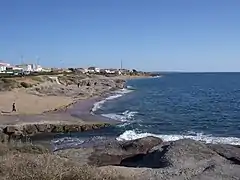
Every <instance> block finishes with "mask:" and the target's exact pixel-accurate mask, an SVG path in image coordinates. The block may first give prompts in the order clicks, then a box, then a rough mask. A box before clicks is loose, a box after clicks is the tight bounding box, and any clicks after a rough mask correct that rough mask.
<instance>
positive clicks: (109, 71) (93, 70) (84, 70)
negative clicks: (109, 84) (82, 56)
mask: <svg viewBox="0 0 240 180" xmlns="http://www.w3.org/2000/svg"><path fill="white" fill-rule="evenodd" d="M75 70H76V71H78V72H82V73H84V74H86V73H90V74H116V75H122V74H127V73H130V72H132V71H130V70H127V69H113V68H110V69H101V68H98V67H89V68H76V69H75Z"/></svg>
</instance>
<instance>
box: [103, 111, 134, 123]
mask: <svg viewBox="0 0 240 180" xmlns="http://www.w3.org/2000/svg"><path fill="white" fill-rule="evenodd" d="M136 114H137V112H135V111H128V110H127V111H124V112H123V113H121V114H114V113H109V114H101V115H102V116H104V117H107V118H110V119H114V120H120V121H122V122H126V121H129V120H132V119H133V118H134V116H135V115H136Z"/></svg>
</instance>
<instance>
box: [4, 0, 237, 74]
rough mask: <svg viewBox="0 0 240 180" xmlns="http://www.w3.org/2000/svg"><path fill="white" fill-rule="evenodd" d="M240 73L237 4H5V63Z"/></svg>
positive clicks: (233, 0)
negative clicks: (38, 61)
mask: <svg viewBox="0 0 240 180" xmlns="http://www.w3.org/2000/svg"><path fill="white" fill-rule="evenodd" d="M21 55H23V57H24V62H34V61H35V62H36V57H37V56H38V57H39V59H40V63H41V64H43V65H44V66H82V67H85V66H90V65H94V66H99V67H119V66H120V61H121V59H122V60H123V66H124V67H126V68H136V69H140V70H146V71H154V70H160V71H240V1H239V0H85V1H82V0H0V59H1V60H5V61H9V62H11V63H20V62H21V60H20V59H21V58H20V57H21Z"/></svg>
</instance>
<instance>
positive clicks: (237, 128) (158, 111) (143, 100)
mask: <svg viewBox="0 0 240 180" xmlns="http://www.w3.org/2000/svg"><path fill="white" fill-rule="evenodd" d="M92 111H93V113H94V114H96V115H99V116H104V117H107V118H110V119H111V120H112V121H116V122H117V124H116V125H114V126H111V127H108V128H105V129H101V130H95V131H90V132H83V133H74V134H71V135H67V134H63V135H61V136H58V137H57V138H55V139H54V140H53V141H52V144H53V146H54V148H55V149H59V148H63V147H73V146H78V145H80V144H84V143H86V142H95V141H97V142H101V140H105V139H108V138H114V139H117V140H118V141H123V140H134V139H138V138H142V137H146V136H155V137H159V138H162V139H163V140H164V141H175V140H179V139H183V138H190V139H194V140H197V141H203V142H206V143H222V144H232V145H240V73H169V74H163V75H162V76H160V77H153V78H145V79H132V80H129V81H127V83H126V87H125V88H124V89H122V90H119V91H116V92H115V94H113V95H111V96H109V97H107V98H106V99H103V100H102V101H100V102H96V103H95V104H94V106H93V109H92Z"/></svg>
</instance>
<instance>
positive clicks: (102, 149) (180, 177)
mask: <svg viewBox="0 0 240 180" xmlns="http://www.w3.org/2000/svg"><path fill="white" fill-rule="evenodd" d="M104 142H105V144H102V142H100V143H97V144H94V145H90V144H87V145H86V144H85V145H81V146H80V147H79V148H76V149H68V150H60V151H57V152H55V154H56V155H59V156H61V157H64V158H67V159H71V160H72V161H77V162H81V164H89V165H95V166H100V167H99V168H100V169H101V170H103V171H108V172H114V173H119V174H129V175H130V174H131V175H134V177H135V179H138V180H145V179H151V180H155V179H156V180H168V179H169V180H185V179H189V180H190V179H191V180H216V179H224V180H225V179H226V180H239V179H240V166H239V164H238V158H239V154H238V153H239V148H238V147H234V146H230V145H209V144H204V143H202V142H198V141H194V140H190V139H183V140H178V141H174V142H168V143H165V142H164V143H162V140H160V139H158V138H155V137H148V138H142V139H139V140H134V141H130V142H117V141H114V140H111V141H109V142H107V141H106V140H104Z"/></svg>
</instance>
